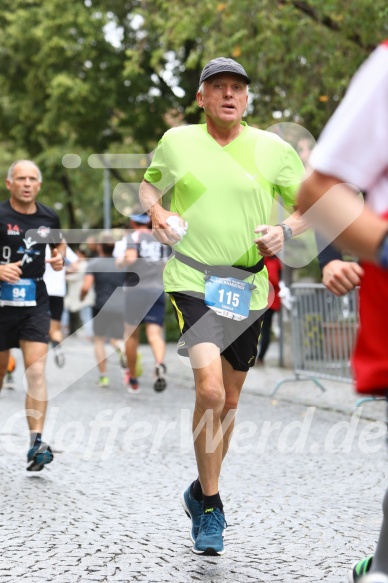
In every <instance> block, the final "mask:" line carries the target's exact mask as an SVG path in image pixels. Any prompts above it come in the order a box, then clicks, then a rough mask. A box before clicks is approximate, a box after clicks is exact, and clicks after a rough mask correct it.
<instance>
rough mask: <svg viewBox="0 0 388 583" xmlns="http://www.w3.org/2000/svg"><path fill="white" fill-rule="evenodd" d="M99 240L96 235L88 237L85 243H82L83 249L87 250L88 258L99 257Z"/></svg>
mask: <svg viewBox="0 0 388 583" xmlns="http://www.w3.org/2000/svg"><path fill="white" fill-rule="evenodd" d="M97 245H98V241H97V238H96V237H95V236H94V235H90V236H89V237H87V239H86V241H85V243H83V244H82V250H83V251H85V254H86V257H87V258H88V259H93V258H94V257H98V248H97Z"/></svg>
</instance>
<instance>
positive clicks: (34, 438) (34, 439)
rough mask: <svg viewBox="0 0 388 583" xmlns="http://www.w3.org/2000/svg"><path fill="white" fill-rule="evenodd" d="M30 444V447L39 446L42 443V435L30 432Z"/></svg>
mask: <svg viewBox="0 0 388 583" xmlns="http://www.w3.org/2000/svg"><path fill="white" fill-rule="evenodd" d="M30 443H31V447H34V445H40V444H41V443H42V434H41V433H35V431H31V433H30Z"/></svg>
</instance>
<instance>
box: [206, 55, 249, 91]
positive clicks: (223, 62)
mask: <svg viewBox="0 0 388 583" xmlns="http://www.w3.org/2000/svg"><path fill="white" fill-rule="evenodd" d="M218 73H234V74H235V75H241V77H244V80H245V81H246V82H247V83H248V85H249V83H250V82H251V80H250V78H249V77H248V75H247V74H246V72H245V69H244V67H243V66H242V65H240V63H237V61H234V60H233V59H228V58H226V57H217V58H216V59H212V60H211V61H209V62H208V64H207V65H205V66H204V68H203V70H202V73H201V76H200V78H199V84H200V85H201V83H202V82H203V81H206V79H208V78H209V77H212V76H213V75H217V74H218Z"/></svg>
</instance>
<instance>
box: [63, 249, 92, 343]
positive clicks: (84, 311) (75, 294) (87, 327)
mask: <svg viewBox="0 0 388 583" xmlns="http://www.w3.org/2000/svg"><path fill="white" fill-rule="evenodd" d="M75 254H76V255H77V263H72V265H71V266H69V267H68V268H67V269H66V285H67V291H66V297H65V316H66V322H67V325H68V333H69V334H70V335H72V334H75V333H76V332H77V330H78V329H79V328H80V327H83V331H84V333H85V336H86V338H87V339H88V340H91V339H92V337H93V325H92V319H93V312H92V306H93V305H94V300H95V294H94V288H91V289H90V290H89V292H88V293H87V294H86V296H85V298H84V299H83V300H82V301H81V300H80V292H81V288H82V283H83V278H84V274H85V271H86V268H87V265H88V259H87V257H86V253H85V251H84V250H81V247H79V248H78V249H75Z"/></svg>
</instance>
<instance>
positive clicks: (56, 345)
mask: <svg viewBox="0 0 388 583" xmlns="http://www.w3.org/2000/svg"><path fill="white" fill-rule="evenodd" d="M50 256H51V249H50V246H49V245H46V259H48V258H49V257H50ZM77 260H78V257H77V255H76V254H75V253H74V251H72V249H70V247H68V246H67V247H66V255H65V264H64V265H65V269H66V268H67V267H68V266H70V265H71V264H73V263H75V262H76V261H77ZM65 269H62V270H61V271H54V269H53V268H52V267H51V265H50V263H46V268H45V271H44V275H43V279H44V281H45V283H46V288H47V293H48V295H49V304H50V331H49V338H50V342H51V345H52V347H53V351H54V360H55V364H56V365H57V366H58V367H60V368H62V366H64V364H65V355H64V353H63V350H62V347H61V342H62V340H63V333H62V328H61V319H62V313H63V308H64V298H65V295H66V273H65Z"/></svg>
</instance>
